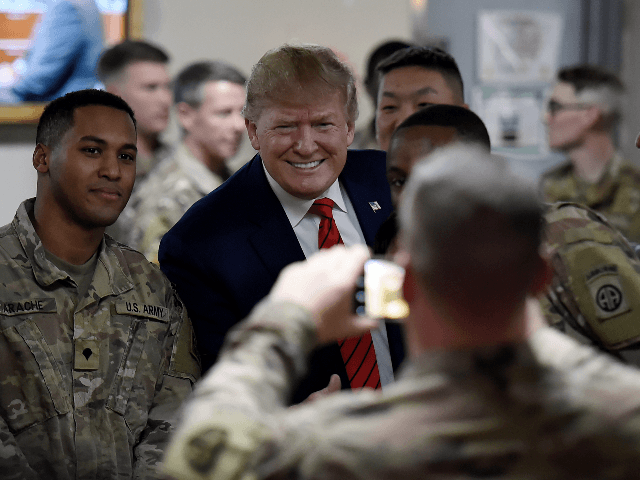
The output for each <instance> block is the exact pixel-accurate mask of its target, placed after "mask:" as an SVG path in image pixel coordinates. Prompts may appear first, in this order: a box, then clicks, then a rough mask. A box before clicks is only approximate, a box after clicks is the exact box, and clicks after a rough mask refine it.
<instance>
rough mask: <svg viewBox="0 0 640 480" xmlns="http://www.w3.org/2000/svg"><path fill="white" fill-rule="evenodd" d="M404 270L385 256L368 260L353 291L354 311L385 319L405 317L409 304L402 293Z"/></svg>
mask: <svg viewBox="0 0 640 480" xmlns="http://www.w3.org/2000/svg"><path fill="white" fill-rule="evenodd" d="M404 273H405V272H404V268H402V267H400V266H399V265H396V264H395V263H393V262H390V261H388V260H382V259H372V260H368V261H367V262H366V263H365V264H364V279H363V280H361V281H360V282H359V285H358V288H359V290H357V291H356V303H357V304H359V305H360V306H359V307H358V308H357V309H356V311H357V313H359V314H363V313H364V314H366V315H368V316H370V317H372V318H385V319H389V320H402V319H403V318H405V317H406V316H407V315H408V314H409V305H408V304H407V302H406V301H405V300H404V298H403V296H402V284H403V282H404Z"/></svg>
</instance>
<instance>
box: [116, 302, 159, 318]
mask: <svg viewBox="0 0 640 480" xmlns="http://www.w3.org/2000/svg"><path fill="white" fill-rule="evenodd" d="M116 313H117V314H120V315H134V316H136V317H146V318H155V319H156V320H159V321H161V322H168V321H169V309H168V308H165V307H159V306H157V305H147V304H146V303H138V302H118V303H116Z"/></svg>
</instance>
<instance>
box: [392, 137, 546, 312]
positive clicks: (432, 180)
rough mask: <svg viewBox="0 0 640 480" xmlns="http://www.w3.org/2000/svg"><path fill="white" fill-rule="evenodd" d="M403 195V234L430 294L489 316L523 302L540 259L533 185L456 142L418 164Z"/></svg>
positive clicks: (540, 224) (537, 208) (538, 211)
mask: <svg viewBox="0 0 640 480" xmlns="http://www.w3.org/2000/svg"><path fill="white" fill-rule="evenodd" d="M403 195H404V197H403V200H402V204H401V207H400V213H399V217H400V233H401V238H402V240H403V244H404V245H405V247H406V248H407V249H408V251H409V253H410V255H411V266H412V268H413V269H414V271H415V272H416V274H417V276H418V278H419V280H420V281H421V283H422V285H423V288H424V289H425V290H426V291H428V292H429V293H430V294H432V295H434V296H435V298H437V299H438V300H440V301H441V303H443V304H445V305H448V306H451V307H452V308H460V309H463V310H464V311H467V312H476V313H477V314H478V315H479V316H481V317H482V318H484V319H487V318H489V319H490V318H492V315H493V314H495V313H497V312H501V311H502V312H504V311H505V310H509V309H514V308H515V307H516V306H517V305H518V303H519V302H521V301H523V300H524V298H525V297H526V295H527V293H528V292H529V290H530V288H531V285H532V284H533V281H534V279H535V277H536V275H537V273H538V272H539V268H540V266H541V262H542V261H541V257H540V253H539V248H540V244H541V237H542V228H543V222H542V213H543V210H542V204H541V203H540V202H539V201H538V196H537V191H536V186H535V184H534V183H533V182H530V181H528V180H526V179H524V178H520V177H518V176H516V175H515V174H513V173H512V172H511V171H510V169H509V168H506V167H505V166H504V164H502V163H500V162H496V161H495V160H494V159H493V158H492V157H491V156H490V154H489V153H488V152H486V151H485V150H484V149H481V148H478V147H471V146H468V145H460V144H458V145H451V146H448V147H444V148H442V149H439V150H437V151H436V152H434V153H433V154H432V155H431V156H430V157H429V161H428V162H421V163H418V164H417V165H416V166H415V167H414V169H413V171H412V173H411V176H410V177H409V181H408V183H407V186H406V188H405V190H404V193H403Z"/></svg>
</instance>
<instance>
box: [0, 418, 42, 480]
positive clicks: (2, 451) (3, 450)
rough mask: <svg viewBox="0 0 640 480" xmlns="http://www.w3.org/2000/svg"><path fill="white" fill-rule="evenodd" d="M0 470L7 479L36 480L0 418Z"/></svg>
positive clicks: (33, 472)
mask: <svg viewBox="0 0 640 480" xmlns="http://www.w3.org/2000/svg"><path fill="white" fill-rule="evenodd" d="M0 471H1V472H2V478H3V479H7V480H37V479H38V478H39V477H38V475H37V474H36V472H35V471H34V470H33V469H32V468H31V467H30V466H29V463H28V462H27V459H26V458H25V456H24V454H23V453H22V450H21V449H20V446H19V445H18V443H17V442H16V439H15V437H14V436H13V434H12V433H11V431H10V430H9V426H8V425H7V423H6V422H5V421H4V419H2V418H0Z"/></svg>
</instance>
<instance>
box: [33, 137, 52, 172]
mask: <svg viewBox="0 0 640 480" xmlns="http://www.w3.org/2000/svg"><path fill="white" fill-rule="evenodd" d="M50 161H51V148H49V147H48V146H46V145H43V144H42V143H39V144H37V145H36V149H35V150H34V151H33V168H35V169H36V170H37V171H38V172H39V173H47V172H48V171H49V163H50Z"/></svg>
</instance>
